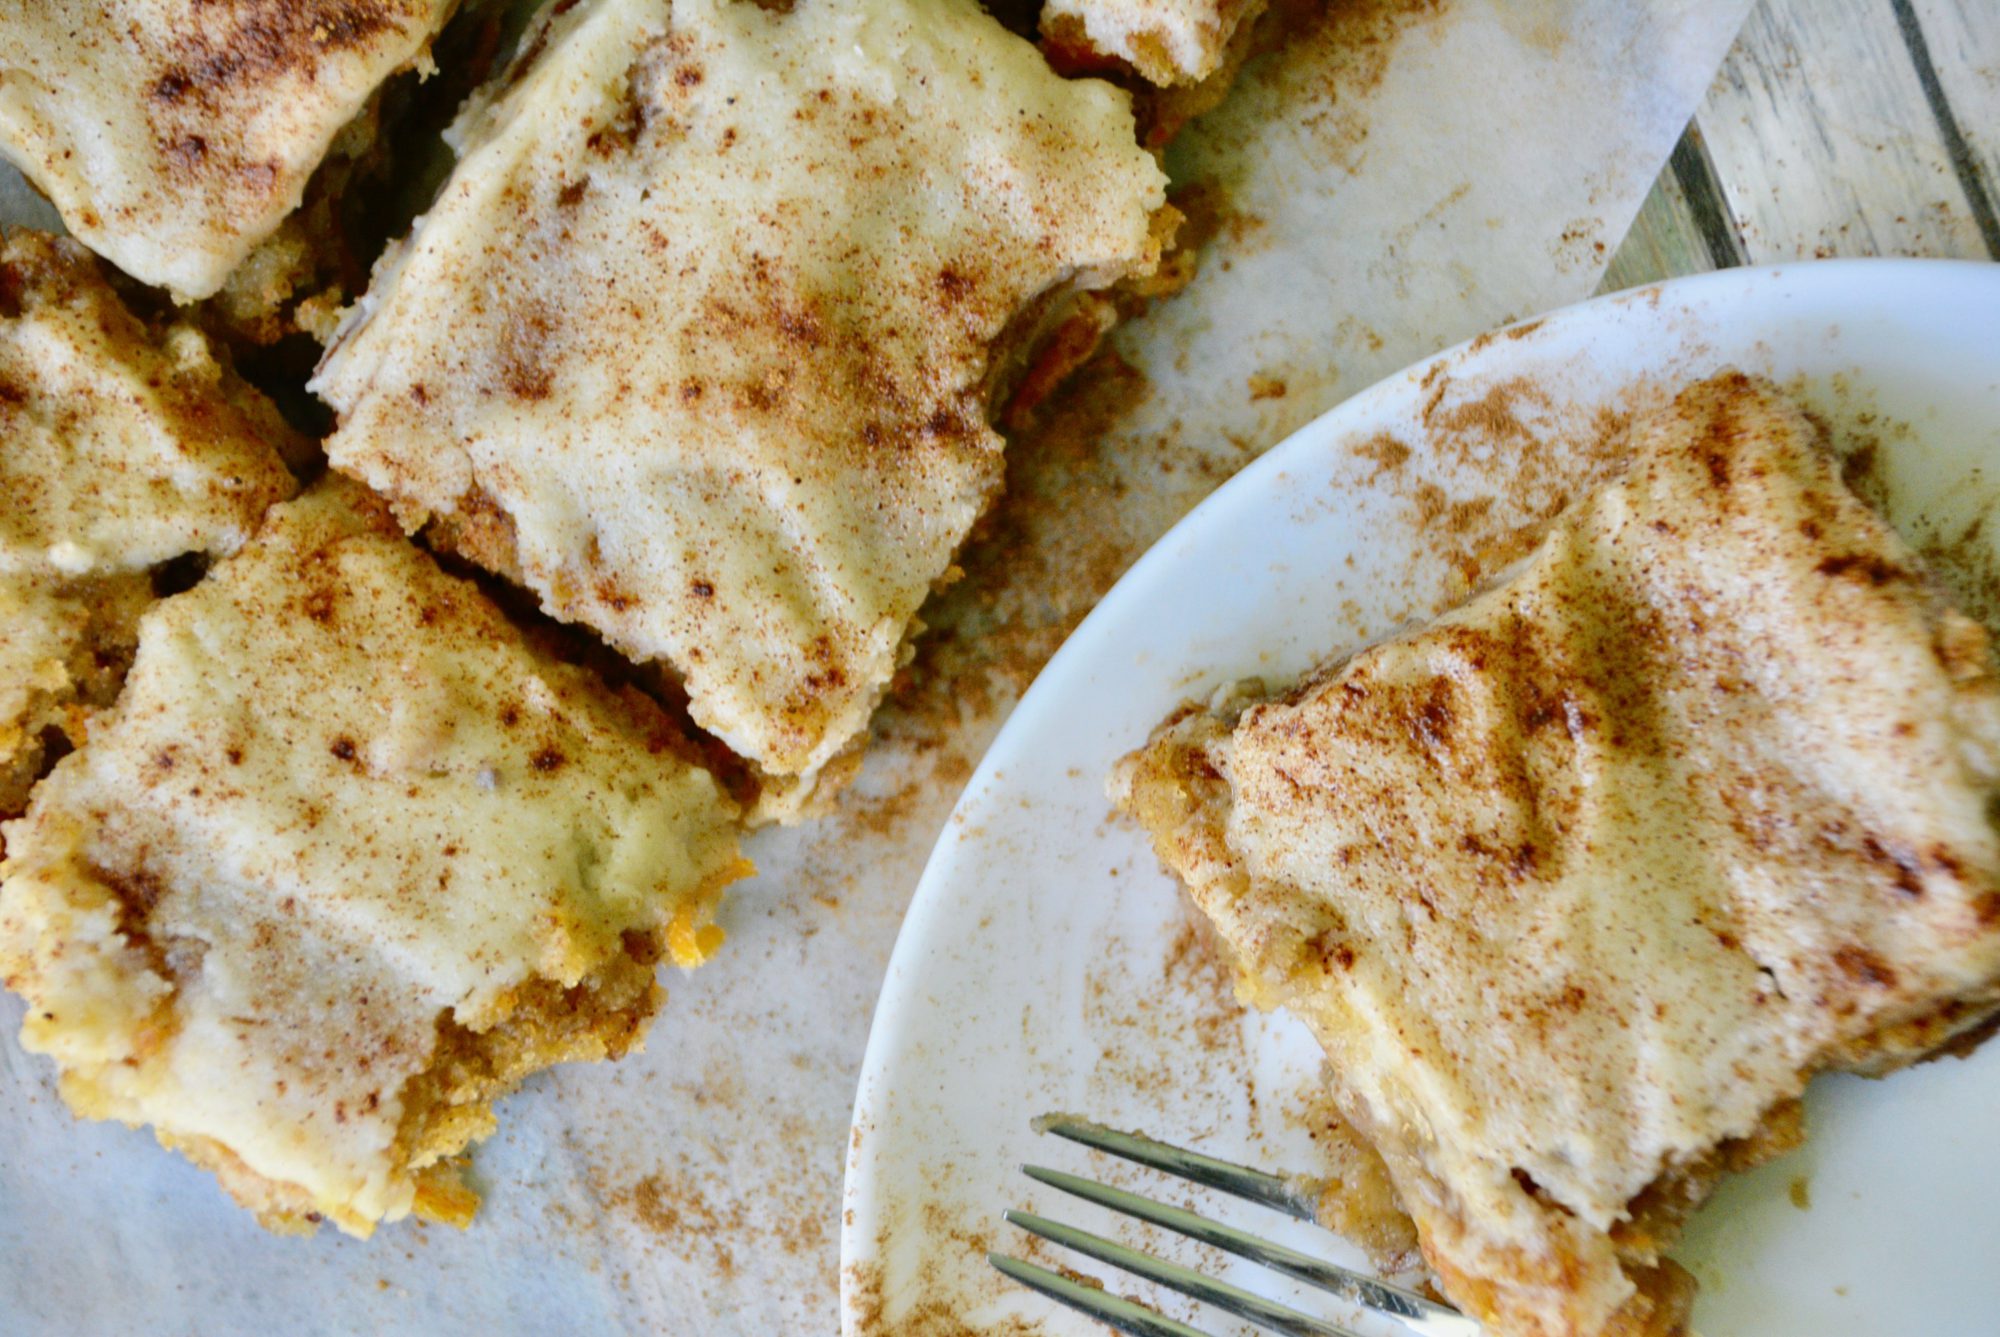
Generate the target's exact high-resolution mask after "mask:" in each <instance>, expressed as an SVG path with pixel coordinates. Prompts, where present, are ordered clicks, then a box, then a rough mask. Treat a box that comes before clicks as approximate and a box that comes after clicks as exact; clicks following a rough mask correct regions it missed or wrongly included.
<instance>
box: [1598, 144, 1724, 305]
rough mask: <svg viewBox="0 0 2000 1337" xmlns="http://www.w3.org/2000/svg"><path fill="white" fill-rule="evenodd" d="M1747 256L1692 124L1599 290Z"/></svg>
mask: <svg viewBox="0 0 2000 1337" xmlns="http://www.w3.org/2000/svg"><path fill="white" fill-rule="evenodd" d="M1747 258H1748V257H1747V256H1746V255H1745V253H1744V250H1743V241H1742V238H1741V237H1740V236H1739V235H1738V233H1737V230H1736V220H1735V219H1734V218H1732V217H1730V215H1729V211H1728V206H1727V205H1726V204H1725V203H1724V202H1723V198H1722V189H1721V183H1720V182H1719V181H1718V180H1717V179H1716V176H1715V166H1714V164H1713V163H1711V162H1710V161H1709V157H1708V146H1707V144H1706V143H1705V142H1704V141H1703V139H1702V134H1701V129H1700V127H1699V126H1696V125H1693V124H1690V125H1689V126H1688V128H1687V132H1686V133H1685V134H1683V135H1682V136H1681V138H1680V142H1679V143H1677V144H1675V145H1674V152H1673V156H1672V158H1670V159H1669V160H1668V162H1667V166H1666V169H1665V170H1664V171H1662V172H1661V173H1660V179H1659V180H1658V181H1655V182H1654V183H1653V190H1652V193H1651V194H1649V195H1648V196H1647V197H1646V202H1645V203H1644V204H1643V205H1641V206H1640V209H1639V217H1638V219H1637V220H1636V221H1635V222H1634V223H1633V225H1632V230H1631V231H1630V232H1628V233H1626V234H1625V240H1624V241H1623V242H1621V243H1620V244H1619V247H1618V252H1617V254H1616V255H1613V256H1612V257H1611V265H1610V267H1609V268H1608V269H1607V270H1606V271H1605V274H1604V282H1603V283H1602V284H1601V285H1600V286H1599V287H1598V291H1599V292H1622V291H1624V290H1625V289H1627V288H1636V287H1639V286H1641V285H1643V284H1647V283H1657V282H1658V281H1659V280H1661V279H1666V278H1673V277H1675V276H1677V275H1680V274H1700V273H1706V272H1707V271H1709V270H1712V269H1727V268H1729V267H1731V266H1733V265H1740V264H1743V263H1744V262H1745V260H1746V259H1747Z"/></svg>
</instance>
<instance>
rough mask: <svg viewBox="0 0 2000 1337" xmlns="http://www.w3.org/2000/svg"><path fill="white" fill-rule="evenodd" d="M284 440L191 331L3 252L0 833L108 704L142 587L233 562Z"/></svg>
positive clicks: (97, 284)
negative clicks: (184, 562)
mask: <svg viewBox="0 0 2000 1337" xmlns="http://www.w3.org/2000/svg"><path fill="white" fill-rule="evenodd" d="M292 440H293V438H292V435H291V433H290V430H289V429H288V428H286V427H285V425H284V423H283V421H282V420H281V419H280V418H279V417H278V414H277V411H276V410H275V409H274V408H272V406H271V405H270V403H269V402H268V401H266V400H265V399H264V398H263V397H262V396H261V395H259V394H258V393H257V392H256V391H255V390H252V389H251V388H250V387H249V386H247V385H244V384H243V383H242V382H241V381H239V380H237V379H236V377H235V376H233V375H231V374H230V373H229V372H227V371H226V370H224V368H223V367H221V366H220V365H218V363H217V362H216V360H215V358H214V356H213V355H212V354H211V352H210V349H209V346H208V343H207V341H206V340H205V339H204V338H203V337H202V335H201V334H200V333H198V332H197V331H195V330H193V329H190V328H187V327H185V326H177V327H173V328H170V329H167V330H165V331H163V332H155V331H152V330H149V329H148V328H147V327H146V326H144V325H142V324H141V323H140V322H139V321H138V320H137V319H136V318H135V317H134V316H133V315H132V314H131V313H130V312H128V311H127V310H126V309H125V308H124V306H123V305H121V304H120V302H119V300H118V298H117V296H116V294H114V293H113V292H112V291H111V289H110V287H109V286H108V285H107V284H106V283H105V281H104V278H103V276H102V275H101V274H100V273H99V271H98V266H97V261H96V260H95V259H94V258H93V257H92V256H91V255H90V254H89V253H88V252H87V251H85V250H84V249H83V248H82V247H81V246H78V245H77V244H76V243H75V242H70V241H58V240H56V239H54V238H52V237H48V236H45V235H43V234H41V233H36V232H26V231H22V232H15V233H13V234H11V235H9V236H7V237H6V238H5V239H4V241H0V818H5V817H13V816H16V815H18V814H19V813H20V811H21V809H22V808H23V806H24V805H25V804H26V801H27V796H28V789H29V786H30V785H32V784H33V783H34V781H35V779H36V777H37V776H38V775H39V774H40V773H41V770H42V768H43V765H44V758H45V755H46V751H47V748H48V746H49V745H50V744H52V743H55V742H56V741H57V740H58V739H61V738H65V737H67V738H76V737H80V730H81V724H82V719H83V715H84V712H85V711H86V710H87V709H88V708H90V707H96V706H102V705H106V704H108V703H109V702H110V700H111V698H112V696H113V695H115V694H116V692H117V689H118V683H119V680H120V678H121V677H122V675H123V671H124V668H125V666H126V665H127V664H128V663H129V662H130V660H131V655H132V647H133V644H134V642H135V638H136V636H137V626H138V619H139V614H140V613H141V612H143V611H144V610H145V608H146V606H147V605H148V604H150V603H151V602H152V598H153V585H152V581H153V576H152V573H153V572H154V571H155V570H156V569H157V568H159V567H161V566H163V565H164V564H166V563H169V562H173V561H174V560H175V559H177V558H185V557H187V556H189V555H191V554H202V555H206V556H213V555H219V554H222V553H226V552H230V551H233V550H234V549H235V548H237V547H238V546H239V545H240V544H242V542H243V541H244V540H245V539H246V538H247V537H248V536H249V534H250V533H251V532H252V531H253V530H254V529H255V528H256V526H257V522H258V519H259V518H260V517H261V516H262V515H263V513H264V511H265V509H266V508H267V507H269V506H270V505H271V504H272V503H274V502H277V501H281V500H283V499H284V498H285V497H287V496H289V495H291V492H292V487H293V484H292V477H291V475H290V474H289V473H287V472H286V470H285V465H284V463H283V461H282V460H281V459H280V458H279V455H278V452H277V450H276V449H274V447H275V446H283V445H288V444H290V443H291V442H292Z"/></svg>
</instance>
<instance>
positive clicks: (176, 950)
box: [0, 480, 747, 1235]
mask: <svg viewBox="0 0 2000 1337" xmlns="http://www.w3.org/2000/svg"><path fill="white" fill-rule="evenodd" d="M686 746H687V745H686V743H685V740H684V739H683V738H682V737H681V736H680V735H679V734H678V733H677V732H676V731H675V730H674V728H673V727H672V726H671V725H670V724H669V723H668V721H667V720H666V718H665V717H664V716H662V715H661V714H660V712H659V710H658V708H657V707H656V706H654V705H653V704H652V702H651V701H650V700H648V699H647V698H644V697H641V696H638V695H637V694H636V693H630V694H625V695H620V694H615V693H613V692H612V691H611V690H610V689H609V688H607V687H606V686H604V685H603V684H602V682H601V681H600V680H599V679H597V678H595V677H592V676H588V675H587V674H585V673H584V672H583V671H582V670H580V669H578V668H575V667H572V666H570V665H567V664H565V663H562V662H558V661H557V660H555V659H553V658H551V657H549V656H548V655H546V654H543V653H541V652H539V651H537V650H535V649H532V648H531V647H530V646H529V644H528V643H527V642H526V641H525V639H524V638H523V635H522V634H521V633H520V632H519V631H517V630H516V629H515V628H514V627H513V625H512V624H511V623H509V622H508V621H507V620H506V619H505V618H504V617H503V616H502V615H501V613H500V612H499V610H498V609H497V608H496V607H495V606H494V605H493V604H492V603H491V602H490V601H489V600H488V598H487V597H486V596H485V595H484V594H482V593H481V592H480V591H479V590H478V588H477V587H476V586H474V585H473V584H472V583H471V582H470V581H468V580H465V579H463V578H460V577H456V576H451V575H447V574H446V573H444V572H443V571H441V570H439V569H438V567H437V566H436V565H435V564H434V563H433V561H432V559H431V558H430V557H429V556H427V555H426V554H424V553H422V552H420V551H419V550H418V549H417V548H415V547H414V546H413V545H412V544H411V543H410V542H409V541H408V540H407V539H406V538H405V537H404V536H403V535H402V533H401V532H400V530H398V528H397V527H396V525H395V522H394V521H393V520H392V519H391V518H390V517H389V515H388V514H387V512H386V510H384V509H383V508H382V507H381V506H380V504H379V503H377V502H375V501H374V500H373V499H372V498H369V497H367V496H366V494H365V493H363V492H362V491H361V489H359V488H358V487H355V486H354V485H353V484H351V483H348V482H345V481H344V480H339V481H333V482H329V483H326V484H322V485H321V486H320V487H318V488H316V489H314V490H313V491H312V492H310V493H308V494H307V495H306V496H304V497H302V498H301V499H299V500H297V501H293V502H287V503H285V504H284V505H282V506H279V507H277V508H275V509H274V510H273V511H272V513H271V516H270V518H269V519H268V520H267V522H266V525H265V527H264V528H263V530H262V531H260V532H259V534H258V535H257V536H256V537H255V538H254V539H252V541H251V542H250V543H249V544H248V545H247V546H245V547H244V548H243V549H242V551H240V552H239V553H238V554H236V555H235V556H234V557H231V558H228V559H226V560H224V561H223V562H221V563H219V564H218V565H217V566H216V567H215V569H214V570H213V571H211V572H210V573H209V575H208V576H207V577H206V578H205V579H203V580H202V581H201V582H200V583H199V584H197V585H196V586H195V587H194V588H193V589H191V590H189V591H187V592H185V593H183V594H179V595H176V596H174V597H172V598H169V599H166V600H164V601H162V602H161V603H159V604H157V605H156V606H155V607H154V608H153V609H152V610H151V611H150V612H148V613H147V614H146V616H145V617H144V618H143V619H142V621H141V624H140V634H139V648H138V655H137V659H136V661H135V662H134V664H133V667H132V671H131V674H130V677H129V678H128V680H127V682H126V685H125V690H124V692H123V694H122V695H121V696H120V697H119V700H118V702H117V704H116V705H115V706H114V707H113V708H112V709H111V710H110V711H108V712H107V713H106V714H104V715H102V716H100V717H99V718H98V719H97V720H96V721H95V722H94V723H93V724H92V727H91V731H90V737H89V739H88V740H87V741H86V742H85V743H84V744H83V746H82V747H81V748H79V749H78V750H77V751H76V752H74V753H71V754H70V755H69V756H67V757H65V758H64V759H63V760H62V761H61V762H60V763H59V764H58V765H57V766H56V768H55V770H54V771H53V772H52V773H51V774H50V775H49V777H48V778H47V779H46V780H44V781H43V782H42V784H41V785H40V786H39V787H38V788H37V790H36V791H35V796H34V799H33V801H32V803H31V804H30V807H29V810H28V814H27V816H25V817H24V818H22V819H20V820H19V821H16V822H14V823H12V824H10V825H9V827H8V828H7V836H8V858H7V861H6V863H5V865H4V867H0V977H4V979H5V981H6V983H7V985H8V987H9V988H11V989H13V990H15V991H16V992H18V993H20V994H21V995H22V996H23V997H24V998H25V999H26V1000H27V1004H28V1011H27V1018H26V1021H25V1022H24V1024H23V1027H22V1040H23V1043H24V1044H25V1045H26V1047H27V1048H28V1049H30V1050H33V1051H36V1052H38V1053H43V1054H47V1055H49V1056H50V1057H52V1058H53V1059H54V1060H55V1062H56V1065H57V1067H58V1069H59V1071H60V1075H61V1082H62V1092H63V1095H64V1098H65V1099H66V1100H67V1101H68V1102H69V1104H70V1106H71V1107H72V1108H73V1109H74V1110H75V1111H76V1112H77V1113H78V1114H79V1115H81V1116H83V1117H86V1118H95V1119H119V1120H123V1121H124V1122H126V1123H129V1124H135V1125H136V1124H141V1123H150V1124H152V1125H153V1128H154V1131H155V1132H156V1134H157V1135H158V1137H159V1139H160V1141H161V1142H162V1143H164V1144H165V1145H167V1146H169V1147H174V1148H178V1149H179V1150H181V1151H182V1152H184V1153H185V1154H186V1155H187V1156H188V1157H189V1158H190V1159H191V1160H193V1161H195V1162H196V1163H197V1164H199V1165H202V1166H204V1167H206V1168H208V1169H209V1170H211V1171H213V1172H214V1173H215V1175H216V1177H217V1178H218V1179H219V1180H220V1181H221V1183H222V1185H223V1187H224V1188H225V1189H227V1190H228V1191H229V1193H230V1194H232V1195H233V1196H234V1197H235V1198H236V1199H237V1200H238V1201H240V1202H241V1203H243V1204H244V1205H245V1206H246V1207H249V1208H250V1209H251V1210H253V1211H254V1212H256V1213H257V1215H258V1217H259V1219H260V1220H262V1221H263V1222H264V1223H265V1224H266V1225H269V1226H272V1227H274V1228H309V1226H310V1224H311V1223H313V1222H316V1221H318V1220H319V1219H321V1218H330V1219H332V1220H333V1221H334V1222H335V1223H336V1224H337V1225H338V1226H340V1228H341V1229H343V1230H346V1231H349V1232H351V1233H353V1234H357V1235H366V1234H368V1233H369V1231H370V1230H371V1229H372V1228H373V1227H374V1226H375V1224H376V1223H377V1222H380V1221H384V1220H393V1219H395V1218H397V1217H401V1216H403V1215H405V1214H407V1213H409V1212H412V1211H414V1212H416V1213H417V1214H418V1215H420V1216H423V1217H427V1218H430V1219H436V1220H444V1221H451V1222H457V1223H462V1222H464V1221H465V1220H467V1219H469V1217H470V1216H471V1213H472V1209H473V1206H474V1204H475V1201H476V1200H475V1198H474V1196H473V1194H472V1193H471V1191H470V1190H469V1189H468V1188H466V1187H465V1186H464V1185H463V1184H462V1183H461V1182H460V1180H459V1178H458V1174H457V1166H456V1163H455V1162H454V1160H453V1159H452V1158H453V1157H454V1156H455V1155H456V1154H457V1153H459V1152H460V1151H462V1150H463V1149H464V1148H465V1147H466V1145H467V1144H468V1143H469V1142H471V1141H473V1140H476V1139H479V1138H483V1137H485V1136H486V1135H487V1134H488V1133H490V1132H491V1131H492V1129H493V1126H494V1125H493V1115H492V1112H491V1110H490V1102H491V1101H492V1100H493V1098H494V1097H495V1096H497V1095H499V1094H501V1093H503V1092H505V1091H506V1090H508V1089H509V1088H510V1087H512V1086H513V1085H514V1084H515V1083H516V1082H518V1081H519V1080H520V1079H521V1078H522V1077H523V1076H525V1075H526V1074H528V1073H530V1072H533V1071H535V1070H536V1069H539V1068H542V1067H545V1066H547V1065H549V1064H551V1063H555V1062H558V1061H562V1060H568V1059H596V1058H604V1057H607V1056H615V1055H617V1054H620V1053H623V1052H625V1051H626V1050H628V1049H630V1048H631V1047H632V1046H633V1045H635V1044H636V1043H638V1041H639V1038H640V1036H641V1034H642V1032H643V1031H644V1029H645V1026H646V1024H647V1021H648V1019H649V1018H650V1017H651V1015H652V1013H653V1012H654V1011H655V1009H656V1007H657V1006H658V1003H659V1001H660V992H659V989H658V987H657V986H656V985H655V983H654V978H653V976H654V968H655V963H656V962H657V961H658V960H659V958H660V957H661V956H663V955H664V956H670V957H671V958H672V959H674V960H675V961H676V962H677V963H679V964H681V965H688V966H691V965H695V964H698V963H699V962H700V961H701V960H702V958H703V957H705V956H706V955H707V954H708V953H709V952H710V951H712V950H713V949H714V947H715V946H716V944H717V942H718V941H719V938H720V930H718V929H717V928H715V927H714V926H713V924H712V923H711V922H710V912H711V910H712V908H713V906H714V904H715V901H716V898H717V896H718V895H719V893H720V892H721V889H722V888H723V886H724V885H725V884H726V883H727V882H729V881H730V880H732V879H733V878H736V877H738V876H740V875H741V874H742V873H744V872H745V871H747V865H745V864H744V863H743V861H742V859H741V858H740V857H739V856H738V854H737V847H736V837H735V827H734V818H735V816H736V812H735V809H734V807H733V805H732V804H731V803H730V802H729V801H728V800H727V799H726V798H725V797H724V796H723V795H722V793H721V792H720V790H719V789H718V787H717V785H716V783H715V782H714V781H713V780H712V779H711V778H710V776H709V775H708V774H707V772H705V771H703V770H702V769H700V768H699V767H698V766H696V765H694V764H692V763H691V762H690V761H689V760H688V754H687V752H686V750H685V749H686Z"/></svg>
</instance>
